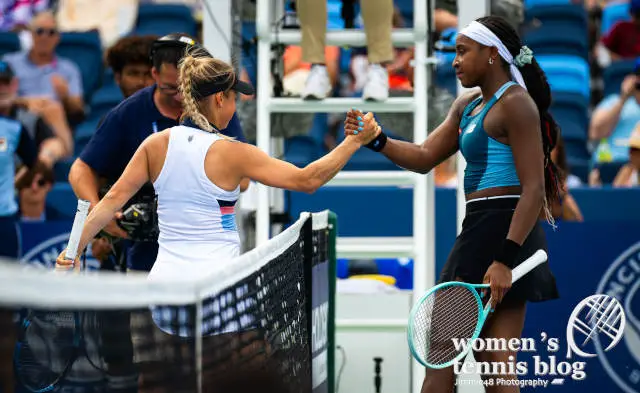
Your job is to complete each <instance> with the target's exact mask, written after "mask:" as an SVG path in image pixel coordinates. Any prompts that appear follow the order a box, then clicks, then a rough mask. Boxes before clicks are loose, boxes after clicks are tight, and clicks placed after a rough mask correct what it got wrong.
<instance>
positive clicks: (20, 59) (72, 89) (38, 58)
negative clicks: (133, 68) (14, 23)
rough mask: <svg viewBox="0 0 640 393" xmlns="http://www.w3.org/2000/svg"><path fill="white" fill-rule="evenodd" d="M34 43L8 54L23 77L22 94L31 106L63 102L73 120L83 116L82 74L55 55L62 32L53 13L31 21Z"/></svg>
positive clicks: (7, 59) (20, 78) (44, 13)
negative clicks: (27, 47) (30, 46)
mask: <svg viewBox="0 0 640 393" xmlns="http://www.w3.org/2000/svg"><path fill="white" fill-rule="evenodd" d="M31 34H32V36H33V47H32V48H31V50H29V51H27V52H18V53H12V54H8V55H6V56H5V60H6V61H7V62H8V63H10V64H11V66H12V67H13V69H14V70H15V72H16V74H17V76H18V79H19V81H20V88H19V90H18V92H19V95H20V96H21V97H24V98H25V100H27V101H29V105H30V106H44V105H47V104H48V101H49V100H53V101H58V102H60V103H61V104H62V105H63V106H64V109H65V112H66V114H67V117H68V118H69V119H71V122H72V123H75V122H77V121H79V120H81V119H82V118H83V116H84V100H83V90H82V78H81V76H80V70H79V69H78V66H77V65H76V64H75V63H74V62H73V61H71V60H69V59H66V58H62V57H59V56H56V54H55V50H56V47H57V46H58V43H59V42H60V33H59V32H58V28H57V25H56V20H55V17H54V15H53V13H51V12H49V11H45V12H42V13H39V14H38V15H36V16H35V17H34V18H33V19H32V21H31Z"/></svg>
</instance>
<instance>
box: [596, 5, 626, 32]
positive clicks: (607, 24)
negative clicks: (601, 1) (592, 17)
mask: <svg viewBox="0 0 640 393" xmlns="http://www.w3.org/2000/svg"><path fill="white" fill-rule="evenodd" d="M623 20H631V15H630V13H629V2H628V1H615V2H610V3H609V4H607V5H606V6H605V7H604V8H603V9H602V22H600V34H602V35H605V34H607V33H608V32H609V30H611V28H612V27H613V25H615V24H616V23H617V22H620V21H623Z"/></svg>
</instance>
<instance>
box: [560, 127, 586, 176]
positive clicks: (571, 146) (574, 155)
mask: <svg viewBox="0 0 640 393" xmlns="http://www.w3.org/2000/svg"><path fill="white" fill-rule="evenodd" d="M564 148H565V152H566V155H567V165H568V166H569V172H570V173H571V174H573V175H576V176H578V177H579V178H580V180H582V182H583V183H588V178H589V170H590V157H589V152H588V151H587V145H586V142H585V141H584V140H582V139H571V138H564Z"/></svg>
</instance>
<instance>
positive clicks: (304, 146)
mask: <svg viewBox="0 0 640 393" xmlns="http://www.w3.org/2000/svg"><path fill="white" fill-rule="evenodd" d="M284 149H285V154H284V156H285V160H286V161H288V162H290V163H292V164H294V165H296V166H298V167H304V166H306V165H307V164H309V163H311V162H312V161H315V160H317V159H318V158H320V157H321V156H322V155H323V153H324V152H323V151H322V148H321V147H320V145H318V144H317V143H316V141H315V140H314V139H313V138H312V137H310V136H304V135H299V136H294V137H291V138H287V139H286V140H285V142H284Z"/></svg>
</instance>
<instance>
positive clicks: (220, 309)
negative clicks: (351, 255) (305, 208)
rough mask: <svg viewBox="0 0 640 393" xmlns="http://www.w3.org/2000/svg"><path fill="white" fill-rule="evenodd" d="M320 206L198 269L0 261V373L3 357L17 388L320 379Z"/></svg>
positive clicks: (289, 388)
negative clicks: (128, 270)
mask: <svg viewBox="0 0 640 393" xmlns="http://www.w3.org/2000/svg"><path fill="white" fill-rule="evenodd" d="M328 217H329V212H321V213H314V214H309V213H303V214H302V215H301V216H300V218H299V219H298V221H296V222H295V223H294V224H292V225H291V226H290V227H289V228H287V229H286V230H285V231H284V232H282V233H281V234H279V235H278V236H276V237H274V238H273V239H271V240H270V241H269V242H267V243H266V244H264V245H261V246H259V247H257V248H255V249H253V250H252V251H250V252H248V253H246V254H244V255H242V256H240V257H238V258H236V259H234V260H231V261H225V262H224V263H213V262H212V263H211V266H206V267H202V266H197V267H194V268H196V269H198V271H197V272H191V273H192V274H187V275H186V276H190V277H196V276H197V277H198V278H197V279H182V280H177V279H176V280H163V281H148V280H147V278H146V276H143V275H138V274H127V275H121V274H118V273H111V272H82V273H69V272H64V273H61V272H55V271H51V270H39V269H31V268H26V266H25V265H19V264H16V263H1V264H0V331H2V332H15V335H12V334H8V335H6V336H5V337H4V338H3V339H2V340H0V378H2V375H3V369H4V370H5V371H6V369H7V362H10V363H12V368H13V369H14V372H13V374H14V375H15V376H16V379H17V381H16V383H17V385H18V386H19V389H18V390H17V391H26V392H44V391H49V390H52V389H56V390H57V391H74V392H89V391H91V392H97V391H105V392H154V393H156V392H167V393H169V392H171V393H174V392H228V391H237V392H239V393H240V392H244V391H257V390H258V389H260V390H262V391H266V392H270V391H278V392H279V393H282V392H292V393H294V392H295V393H303V392H314V393H316V392H322V391H327V376H328V370H327V363H328V360H327V359H328V354H327V348H328V345H327V341H328V338H327V337H326V336H327V329H328V321H329V319H328V312H327V308H328V307H329V306H328V305H329V297H330V295H329V293H328V292H329V291H330V288H329V285H330V284H329V282H330V280H328V275H329V274H330V273H328V271H327V269H326V267H327V266H326V265H328V263H327V262H328V254H330V253H331V251H330V250H329V248H330V247H332V246H334V245H333V244H331V241H330V236H329V228H330V225H329V222H328ZM189 268H190V267H189ZM193 273H196V274H193ZM314 275H315V277H314ZM8 359H11V360H8ZM3 364H4V366H3ZM4 375H6V373H5V374H4ZM0 382H1V381H0ZM0 386H1V385H0Z"/></svg>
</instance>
